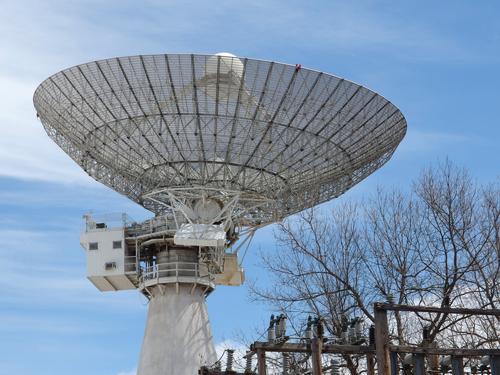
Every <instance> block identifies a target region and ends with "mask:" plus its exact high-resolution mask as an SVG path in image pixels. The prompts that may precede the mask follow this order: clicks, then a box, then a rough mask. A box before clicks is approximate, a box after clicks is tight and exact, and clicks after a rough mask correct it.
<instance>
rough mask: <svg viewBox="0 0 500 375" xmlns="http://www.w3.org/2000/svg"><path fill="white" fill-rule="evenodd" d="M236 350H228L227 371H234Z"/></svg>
mask: <svg viewBox="0 0 500 375" xmlns="http://www.w3.org/2000/svg"><path fill="white" fill-rule="evenodd" d="M233 360H234V350H233V349H227V361H226V371H227V372H229V371H233Z"/></svg>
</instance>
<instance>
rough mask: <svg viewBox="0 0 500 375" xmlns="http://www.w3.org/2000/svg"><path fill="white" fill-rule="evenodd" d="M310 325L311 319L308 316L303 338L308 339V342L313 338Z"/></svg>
mask: <svg viewBox="0 0 500 375" xmlns="http://www.w3.org/2000/svg"><path fill="white" fill-rule="evenodd" d="M312 324H313V322H312V318H311V316H310V315H309V317H308V318H307V325H306V331H305V338H306V339H309V340H312V338H313V331H312Z"/></svg>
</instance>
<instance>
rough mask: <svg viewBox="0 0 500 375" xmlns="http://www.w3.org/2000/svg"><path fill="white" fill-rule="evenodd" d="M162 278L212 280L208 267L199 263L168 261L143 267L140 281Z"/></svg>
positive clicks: (174, 280)
mask: <svg viewBox="0 0 500 375" xmlns="http://www.w3.org/2000/svg"><path fill="white" fill-rule="evenodd" d="M162 278H171V279H172V281H173V282H176V281H178V280H179V279H180V278H194V279H203V280H205V281H209V280H210V275H209V273H208V270H207V267H206V266H205V265H201V267H200V264H199V263H192V262H167V263H159V264H155V265H152V266H149V267H143V268H141V275H140V278H139V281H140V282H142V283H143V282H146V281H149V280H155V279H156V280H158V281H159V280H160V279H162Z"/></svg>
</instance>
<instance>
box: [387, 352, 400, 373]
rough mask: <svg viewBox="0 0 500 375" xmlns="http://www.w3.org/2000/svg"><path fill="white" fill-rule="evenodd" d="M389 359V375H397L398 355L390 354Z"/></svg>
mask: <svg viewBox="0 0 500 375" xmlns="http://www.w3.org/2000/svg"><path fill="white" fill-rule="evenodd" d="M389 356H390V358H391V375H399V365H398V353H396V352H390V354H389Z"/></svg>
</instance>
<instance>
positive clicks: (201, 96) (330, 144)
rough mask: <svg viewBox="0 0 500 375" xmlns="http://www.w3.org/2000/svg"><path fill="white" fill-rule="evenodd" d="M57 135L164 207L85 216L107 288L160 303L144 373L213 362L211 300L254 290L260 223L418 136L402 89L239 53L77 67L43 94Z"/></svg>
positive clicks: (83, 160) (129, 191)
mask: <svg viewBox="0 0 500 375" xmlns="http://www.w3.org/2000/svg"><path fill="white" fill-rule="evenodd" d="M34 104H35V108H36V111H37V116H38V117H39V118H40V120H41V122H42V124H43V126H44V127H45V130H46V131H47V134H48V135H49V136H50V137H51V138H52V139H53V140H54V141H55V142H56V143H57V144H58V145H59V146H60V147H61V148H62V149H63V150H64V151H65V152H66V153H67V154H68V155H69V156H70V157H71V158H72V159H73V160H74V161H75V162H76V163H77V164H78V165H80V166H81V167H82V168H83V169H84V170H85V171H86V172H87V173H88V174H89V175H90V176H91V177H92V178H94V179H96V180H97V181H99V182H101V183H103V184H104V185H106V186H108V187H110V188H112V189H114V190H116V191H117V192H119V193H121V194H124V195H125V196H127V197H129V198H130V199H131V200H133V201H135V202H137V203H138V204H140V205H142V206H143V207H145V208H146V209H148V210H150V211H152V212H153V213H154V217H153V218H152V219H150V220H147V221H145V222H143V223H133V222H129V221H127V220H123V221H121V222H120V223H119V224H117V225H115V226H111V225H109V223H106V222H103V221H100V220H96V219H95V218H92V217H91V216H86V230H85V231H84V233H83V234H82V237H81V244H82V246H83V247H84V249H85V251H86V253H87V258H88V278H89V279H90V281H91V282H92V283H93V284H94V285H95V286H96V287H97V288H98V289H99V290H101V291H112V290H124V289H138V290H140V291H141V292H142V293H143V294H144V295H145V296H146V297H147V298H148V299H149V301H150V302H149V314H148V322H147V325H146V333H145V336H144V343H143V347H142V352H141V356H140V361H139V366H138V374H139V375H159V374H175V375H192V374H195V373H196V372H197V369H198V368H199V366H200V365H203V364H210V363H213V361H214V360H215V351H214V347H213V344H212V334H211V331H210V326H209V322H208V315H207V310H206V305H205V298H206V296H207V295H208V294H209V293H211V292H212V291H213V290H214V288H215V287H216V285H240V284H241V283H243V281H244V275H243V269H242V267H241V265H240V264H239V261H238V258H237V254H238V249H239V248H240V247H241V245H242V243H244V242H245V241H248V240H249V239H251V237H252V235H253V234H254V232H255V230H257V229H258V228H260V227H262V226H265V225H268V224H270V223H273V222H276V221H279V220H282V219H284V218H285V217H287V216H289V215H291V214H294V213H296V212H299V211H301V210H304V209H307V208H310V207H313V206H315V205H317V204H319V203H322V202H326V201H328V200H330V199H332V198H335V197H338V196H339V195H341V194H342V193H344V192H345V191H346V190H347V189H349V188H350V187H351V186H353V185H355V184H356V183H358V182H360V181H361V180H363V179H364V178H365V177H367V176H368V175H369V174H371V173H372V172H374V171H375V170H377V169H378V168H380V167H381V166H382V165H383V164H384V163H386V162H387V161H388V160H389V158H390V157H391V156H392V154H393V153H394V151H395V149H396V147H397V145H398V144H399V142H400V141H401V140H402V139H403V137H404V135H405V132H406V120H405V118H404V116H403V115H402V114H401V112H400V111H399V110H398V109H397V108H396V107H395V106H394V105H393V104H392V103H390V102H389V101H388V100H386V99H385V98H383V97H382V96H380V95H378V94H376V93H375V92H373V91H371V90H369V89H367V88H364V87H362V86H360V85H357V84H355V83H352V82H349V81H347V80H345V79H342V78H338V77H335V76H333V75H329V74H326V73H322V72H317V71H313V70H309V69H305V68H302V67H301V66H300V65H287V64H281V63H276V62H270V61H261V60H255V59H249V58H238V57H236V56H234V55H231V54H228V53H220V54H216V55H194V54H184V55H180V54H164V55H149V56H129V57H119V58H112V59H107V60H101V61H95V62H90V63H86V64H82V65H78V66H75V67H72V68H69V69H65V70H63V71H61V72H59V73H56V74H54V75H53V76H51V77H49V78H48V79H47V80H45V81H44V82H43V83H42V84H41V85H40V86H39V87H38V88H37V90H36V92H35V94H34Z"/></svg>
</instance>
